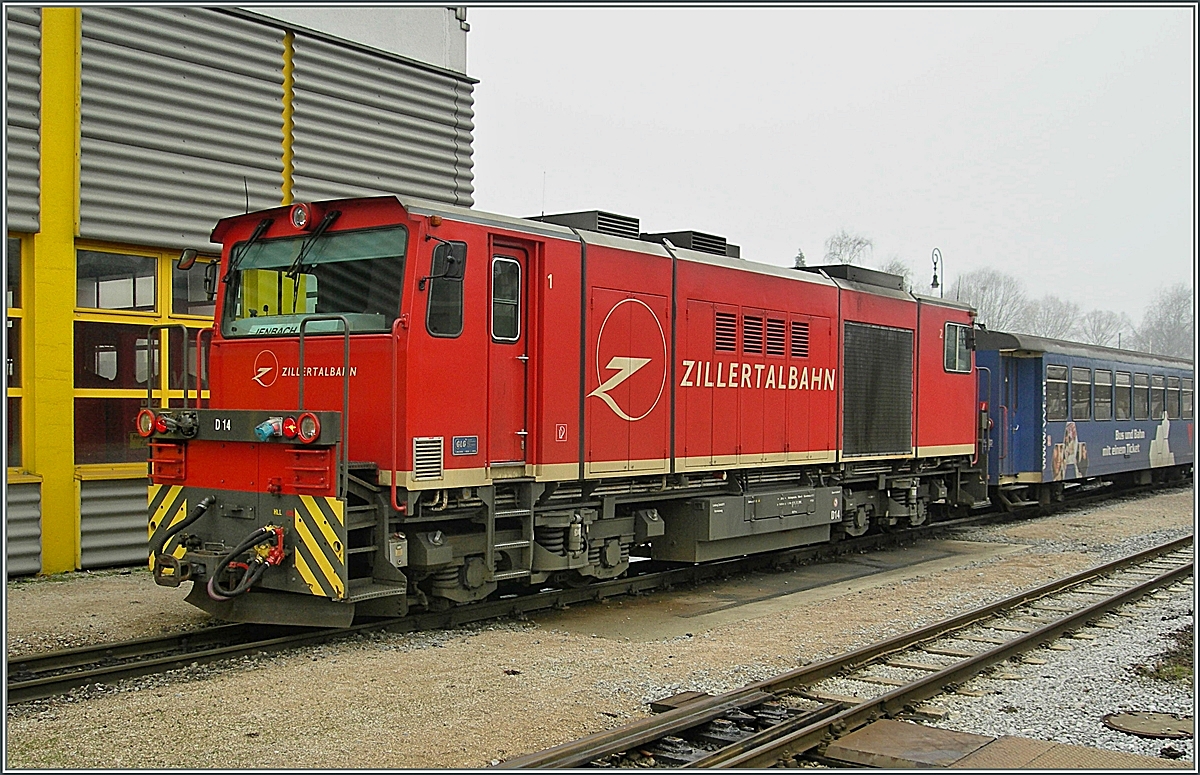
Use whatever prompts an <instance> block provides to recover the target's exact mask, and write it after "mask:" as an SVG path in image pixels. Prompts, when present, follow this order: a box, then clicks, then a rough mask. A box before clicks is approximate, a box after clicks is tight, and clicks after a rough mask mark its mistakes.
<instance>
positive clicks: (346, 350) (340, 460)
mask: <svg viewBox="0 0 1200 775" xmlns="http://www.w3.org/2000/svg"><path fill="white" fill-rule="evenodd" d="M322 320H340V321H341V322H342V334H343V337H344V340H343V345H342V358H343V363H342V423H341V425H342V427H341V428H340V434H341V437H342V438H341V440H340V441H339V443H338V454H337V466H338V478H339V479H340V480H341V481H339V482H338V493H339V494H343V495H344V494H345V492H346V488H347V487H348V486H349V479H350V449H349V447H350V321H349V320H347V319H346V316H345V315H307V316H305V317H304V318H302V319H301V320H300V355H299V359H298V360H299V363H298V366H299V369H300V376H299V379H298V380H297V382H298V391H299V396H298V398H297V403H298V404H299V406H298V411H301V412H302V411H304V329H305V328H306V327H307V326H308V324H309V323H315V322H318V321H322Z"/></svg>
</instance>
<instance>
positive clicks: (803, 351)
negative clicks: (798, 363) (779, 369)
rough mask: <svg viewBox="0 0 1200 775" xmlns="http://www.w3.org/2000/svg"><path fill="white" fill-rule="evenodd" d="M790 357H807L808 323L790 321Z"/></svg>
mask: <svg viewBox="0 0 1200 775" xmlns="http://www.w3.org/2000/svg"><path fill="white" fill-rule="evenodd" d="M792 357H793V358H807V357H808V323H801V322H799V321H796V320H793V321H792Z"/></svg>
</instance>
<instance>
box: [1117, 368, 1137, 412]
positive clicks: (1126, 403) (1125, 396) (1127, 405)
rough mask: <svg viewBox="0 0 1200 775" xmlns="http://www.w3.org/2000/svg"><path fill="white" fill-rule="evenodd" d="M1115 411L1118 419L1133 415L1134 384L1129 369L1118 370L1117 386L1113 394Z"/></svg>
mask: <svg viewBox="0 0 1200 775" xmlns="http://www.w3.org/2000/svg"><path fill="white" fill-rule="evenodd" d="M1113 413H1114V414H1115V415H1116V418H1117V419H1118V420H1128V419H1130V418H1131V417H1133V385H1132V384H1131V380H1130V374H1129V372H1127V371H1118V372H1117V387H1116V392H1115V394H1114V396H1113Z"/></svg>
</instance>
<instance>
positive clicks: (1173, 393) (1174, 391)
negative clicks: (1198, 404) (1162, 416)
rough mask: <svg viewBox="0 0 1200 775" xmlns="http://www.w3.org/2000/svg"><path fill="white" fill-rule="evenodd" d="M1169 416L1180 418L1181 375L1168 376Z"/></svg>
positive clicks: (1173, 418) (1175, 418) (1174, 418)
mask: <svg viewBox="0 0 1200 775" xmlns="http://www.w3.org/2000/svg"><path fill="white" fill-rule="evenodd" d="M1167 417H1170V418H1171V419H1172V420H1178V419H1179V377H1167Z"/></svg>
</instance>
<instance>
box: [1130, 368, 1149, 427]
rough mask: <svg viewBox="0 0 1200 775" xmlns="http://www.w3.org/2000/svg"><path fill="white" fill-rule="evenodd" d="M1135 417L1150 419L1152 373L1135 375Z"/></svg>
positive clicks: (1136, 418)
mask: <svg viewBox="0 0 1200 775" xmlns="http://www.w3.org/2000/svg"><path fill="white" fill-rule="evenodd" d="M1133 419H1135V420H1149V419H1150V375H1148V374H1134V375H1133Z"/></svg>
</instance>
